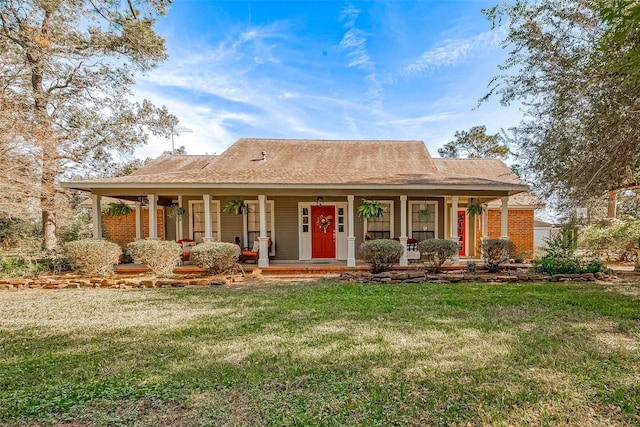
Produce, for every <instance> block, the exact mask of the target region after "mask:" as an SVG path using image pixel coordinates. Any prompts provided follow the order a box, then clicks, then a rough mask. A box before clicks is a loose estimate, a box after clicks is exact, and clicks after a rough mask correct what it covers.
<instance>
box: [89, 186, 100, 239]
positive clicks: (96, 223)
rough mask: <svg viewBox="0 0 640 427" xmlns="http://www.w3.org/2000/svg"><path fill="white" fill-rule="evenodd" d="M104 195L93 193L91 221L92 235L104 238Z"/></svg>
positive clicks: (96, 237)
mask: <svg viewBox="0 0 640 427" xmlns="http://www.w3.org/2000/svg"><path fill="white" fill-rule="evenodd" d="M101 200H102V196H100V195H98V194H93V193H91V223H92V225H93V229H92V237H93V238H94V239H102V210H101V209H102V206H100V205H101V203H100V201H101Z"/></svg>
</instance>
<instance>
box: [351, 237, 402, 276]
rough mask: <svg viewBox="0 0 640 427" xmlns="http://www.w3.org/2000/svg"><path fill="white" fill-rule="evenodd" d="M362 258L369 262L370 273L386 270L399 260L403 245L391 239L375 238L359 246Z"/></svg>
mask: <svg viewBox="0 0 640 427" xmlns="http://www.w3.org/2000/svg"><path fill="white" fill-rule="evenodd" d="M360 252H361V253H362V258H363V259H364V260H365V261H366V262H367V263H368V264H369V266H370V268H371V272H372V273H381V272H383V271H386V270H388V269H389V268H390V267H391V266H392V265H393V264H397V263H398V262H399V261H400V257H401V256H402V253H403V252H404V247H403V246H402V245H401V244H400V242H396V241H395V240H391V239H376V240H371V241H368V242H364V243H363V244H362V245H361V246H360Z"/></svg>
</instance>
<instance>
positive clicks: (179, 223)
mask: <svg viewBox="0 0 640 427" xmlns="http://www.w3.org/2000/svg"><path fill="white" fill-rule="evenodd" d="M178 208H182V196H178ZM182 220H183V215H180V216H179V217H178V220H177V221H176V240H182V226H183V225H184V224H183V222H182Z"/></svg>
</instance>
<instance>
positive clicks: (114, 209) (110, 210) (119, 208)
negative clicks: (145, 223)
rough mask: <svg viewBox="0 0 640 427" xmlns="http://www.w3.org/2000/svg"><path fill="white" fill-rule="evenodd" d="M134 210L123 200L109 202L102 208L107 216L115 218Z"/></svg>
mask: <svg viewBox="0 0 640 427" xmlns="http://www.w3.org/2000/svg"><path fill="white" fill-rule="evenodd" d="M132 211H133V208H131V207H130V206H128V205H126V204H124V203H123V202H120V203H109V204H107V206H106V207H105V208H104V209H103V210H102V213H104V214H105V215H106V216H110V217H113V218H115V217H119V216H127V215H129V214H130V213H131V212H132Z"/></svg>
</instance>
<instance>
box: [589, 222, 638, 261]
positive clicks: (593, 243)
mask: <svg viewBox="0 0 640 427" xmlns="http://www.w3.org/2000/svg"><path fill="white" fill-rule="evenodd" d="M578 246H579V247H580V248H582V249H585V250H587V251H589V252H590V253H591V254H592V255H593V256H596V257H605V258H606V259H616V260H619V261H633V260H635V259H636V248H637V247H639V246H640V220H629V221H621V220H614V221H613V223H612V224H611V225H609V226H602V225H598V224H596V225H591V226H589V227H586V228H585V229H584V230H582V231H581V232H580V236H579V238H578Z"/></svg>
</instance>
